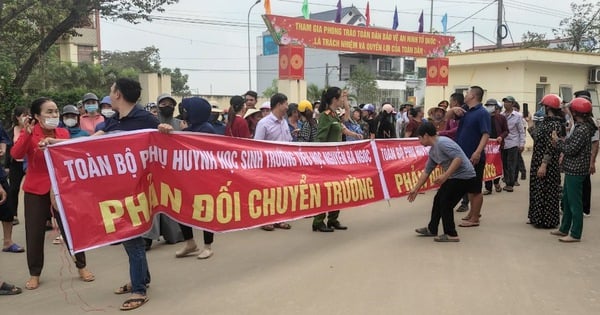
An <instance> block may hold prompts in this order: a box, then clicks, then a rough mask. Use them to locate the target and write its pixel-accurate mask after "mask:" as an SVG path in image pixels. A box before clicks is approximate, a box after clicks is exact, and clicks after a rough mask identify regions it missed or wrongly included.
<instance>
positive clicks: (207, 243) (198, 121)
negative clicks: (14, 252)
mask: <svg viewBox="0 0 600 315" xmlns="http://www.w3.org/2000/svg"><path fill="white" fill-rule="evenodd" d="M181 107H182V108H183V112H184V113H185V115H184V116H185V117H186V123H187V125H188V126H189V127H187V128H185V129H183V131H192V132H201V133H210V134H215V133H216V132H215V129H214V128H213V125H212V124H211V123H210V122H209V119H210V116H211V111H212V106H211V105H210V103H209V102H208V101H207V100H206V99H203V98H201V97H191V98H186V99H184V100H183V101H182V102H181ZM232 107H233V106H232ZM173 130H174V129H173V126H172V125H170V124H160V125H159V126H158V131H160V132H162V133H169V132H171V131H173ZM179 227H180V228H181V232H182V233H183V239H184V241H185V245H184V247H183V248H182V249H180V250H178V251H177V252H175V257H177V258H182V257H186V256H188V255H189V254H191V253H195V252H197V251H198V250H199V249H198V245H196V241H194V230H192V228H191V227H189V226H187V225H183V224H179ZM203 232H204V233H203V234H204V249H203V250H202V251H201V252H200V254H198V259H207V258H210V257H211V256H212V255H213V251H212V248H211V245H212V243H213V240H214V233H212V232H209V231H203Z"/></svg>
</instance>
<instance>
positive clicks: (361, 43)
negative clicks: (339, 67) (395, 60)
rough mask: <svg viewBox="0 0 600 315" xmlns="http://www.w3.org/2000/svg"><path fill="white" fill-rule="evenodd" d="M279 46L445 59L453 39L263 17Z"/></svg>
mask: <svg viewBox="0 0 600 315" xmlns="http://www.w3.org/2000/svg"><path fill="white" fill-rule="evenodd" d="M263 20H264V21H265V24H266V25H267V27H268V28H269V31H270V32H271V36H272V37H273V40H274V41H275V43H277V44H279V45H290V44H291V45H301V46H304V47H310V48H318V49H329V50H341V51H351V52H358V53H366V54H376V55H387V56H414V57H443V56H445V48H446V47H448V46H450V44H452V41H453V40H454V37H452V36H444V35H433V34H428V33H415V32H403V31H395V30H390V29H381V28H374V27H368V28H367V27H360V26H353V25H345V24H339V23H329V22H322V21H316V20H306V19H303V18H293V17H287V16H279V15H263Z"/></svg>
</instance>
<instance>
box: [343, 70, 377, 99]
mask: <svg viewBox="0 0 600 315" xmlns="http://www.w3.org/2000/svg"><path fill="white" fill-rule="evenodd" d="M348 86H349V87H350V88H351V89H352V95H354V96H356V100H357V102H358V103H359V104H362V103H373V102H374V101H375V99H376V98H377V92H378V91H379V90H378V88H377V81H376V80H375V74H373V73H372V72H371V71H369V69H368V68H367V67H366V66H365V65H363V64H359V65H358V66H357V67H356V68H355V69H354V70H353V71H352V73H351V74H350V79H349V80H348Z"/></svg>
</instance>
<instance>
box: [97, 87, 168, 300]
mask: <svg viewBox="0 0 600 315" xmlns="http://www.w3.org/2000/svg"><path fill="white" fill-rule="evenodd" d="M141 92H142V87H141V86H140V83H139V82H137V81H135V80H132V79H126V78H121V79H118V80H117V81H116V82H115V83H113V85H112V86H111V88H110V99H111V103H112V106H113V109H114V110H115V111H116V112H117V114H115V115H114V116H113V117H111V118H109V119H108V120H107V122H106V125H105V127H104V129H102V130H101V131H98V132H96V133H95V134H94V135H95V136H98V135H103V134H106V133H114V132H124V131H133V130H140V129H156V128H158V124H159V122H158V119H157V118H156V117H155V116H154V115H152V114H151V113H150V112H148V111H146V110H144V109H143V108H141V107H138V106H136V102H137V100H138V99H139V98H140V94H141ZM123 247H124V248H125V251H126V252H127V256H128V257H129V277H130V279H131V282H130V283H126V284H125V285H123V286H121V287H119V288H117V289H116V290H115V291H114V293H115V294H125V293H131V296H130V297H129V298H128V299H126V300H125V302H123V304H122V305H121V308H120V309H121V310H132V309H136V308H138V307H140V306H142V305H144V304H145V303H146V302H148V296H147V295H146V288H147V287H148V285H149V284H150V271H149V269H148V260H147V259H146V242H145V241H144V239H143V238H142V237H141V236H140V237H136V238H133V239H130V240H126V241H124V242H123Z"/></svg>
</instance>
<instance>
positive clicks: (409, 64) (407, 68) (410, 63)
mask: <svg viewBox="0 0 600 315" xmlns="http://www.w3.org/2000/svg"><path fill="white" fill-rule="evenodd" d="M420 70H421V68H419V78H421V76H420V73H421V71H420ZM404 73H405V74H413V73H415V61H414V60H412V59H404ZM425 73H427V70H425ZM424 77H425V76H423V78H424Z"/></svg>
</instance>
